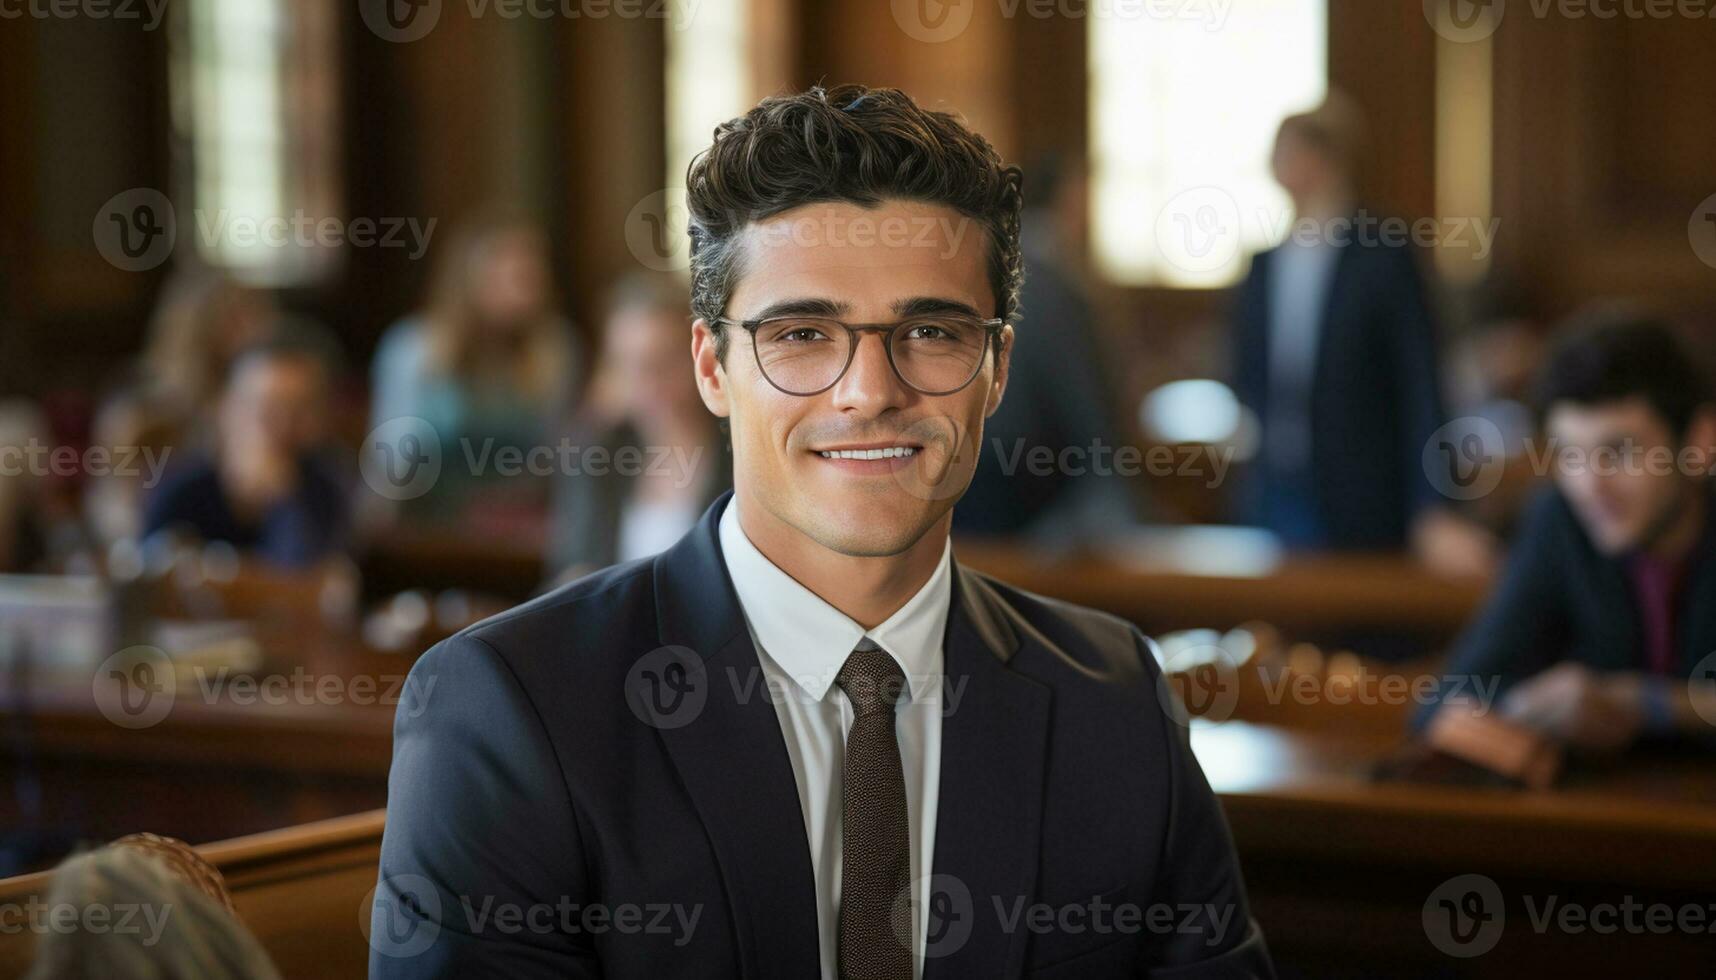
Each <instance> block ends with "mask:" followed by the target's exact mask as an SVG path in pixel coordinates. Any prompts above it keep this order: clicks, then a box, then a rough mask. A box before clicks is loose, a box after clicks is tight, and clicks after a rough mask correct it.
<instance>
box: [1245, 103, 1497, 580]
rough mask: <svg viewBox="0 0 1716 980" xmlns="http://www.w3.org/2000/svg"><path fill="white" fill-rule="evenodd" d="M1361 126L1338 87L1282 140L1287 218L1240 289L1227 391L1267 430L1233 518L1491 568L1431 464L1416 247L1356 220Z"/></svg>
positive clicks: (1335, 546) (1484, 540)
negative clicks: (1430, 473)
mask: <svg viewBox="0 0 1716 980" xmlns="http://www.w3.org/2000/svg"><path fill="white" fill-rule="evenodd" d="M1361 132H1362V123H1361V120H1360V119H1359V117H1358V113H1357V109H1356V108H1355V107H1353V106H1352V105H1351V104H1350V103H1349V102H1347V101H1346V100H1345V99H1344V98H1342V97H1340V96H1338V95H1336V96H1331V97H1330V99H1329V101H1328V102H1327V103H1325V104H1324V105H1323V106H1322V107H1320V108H1319V109H1317V110H1316V111H1314V112H1309V113H1305V114H1303V115H1297V116H1292V117H1289V118H1288V119H1287V120H1285V121H1284V122H1282V124H1281V130H1280V133H1279V135H1278V136H1277V138H1276V143H1275V152H1274V158H1273V168H1274V173H1275V178H1276V180H1277V181H1278V182H1279V183H1280V184H1281V186H1282V187H1283V188H1284V189H1285V190H1286V191H1287V193H1288V195H1289V196H1290V197H1291V198H1292V201H1293V209H1294V217H1295V222H1294V224H1293V226H1292V230H1291V231H1290V232H1289V234H1288V236H1287V238H1286V240H1285V241H1283V242H1282V244H1281V245H1279V246H1278V247H1276V248H1274V249H1271V250H1269V251H1267V252H1263V253H1261V254H1259V255H1257V256H1256V257H1254V258H1253V259H1252V263H1251V272H1250V274H1249V275H1248V276H1247V277H1246V279H1245V282H1244V283H1242V284H1241V285H1240V287H1239V292H1238V294H1237V296H1236V298H1235V307H1234V311H1233V328H1234V333H1233V350H1234V383H1235V389H1236V394H1237V395H1238V397H1239V399H1240V401H1241V402H1242V403H1243V404H1244V405H1246V406H1247V407H1248V408H1250V409H1251V410H1252V412H1254V413H1255V414H1256V416H1257V418H1258V421H1259V423H1260V427H1261V436H1262V441H1261V448H1260V450H1259V453H1258V459H1257V461H1256V463H1255V464H1254V472H1253V473H1252V474H1251V476H1250V478H1249V479H1248V480H1247V481H1246V483H1245V485H1244V486H1243V487H1242V488H1241V493H1240V500H1239V505H1240V506H1239V509H1240V517H1241V519H1242V520H1244V521H1246V522H1247V523H1253V524H1258V525H1261V526H1263V527H1267V528H1269V529H1270V530H1272V531H1274V532H1275V533H1276V534H1277V535H1279V536H1280V537H1281V539H1282V541H1283V543H1284V544H1286V545H1287V546H1288V547H1289V548H1294V549H1304V550H1399V549H1404V548H1408V547H1410V548H1411V549H1412V550H1413V551H1414V552H1416V553H1417V554H1418V555H1419V556H1420V557H1421V558H1423V559H1425V561H1426V563H1427V564H1429V565H1431V566H1432V567H1436V568H1440V569H1443V570H1447V571H1452V572H1481V571H1486V570H1488V568H1489V566H1490V564H1491V542H1490V541H1489V536H1488V535H1487V534H1485V533H1484V532H1482V531H1480V530H1479V529H1478V528H1477V527H1476V526H1475V525H1472V524H1470V523H1468V522H1466V521H1464V520H1461V519H1460V518H1458V517H1455V516H1454V515H1453V514H1452V513H1450V512H1449V511H1448V510H1447V509H1446V508H1445V507H1444V506H1442V503H1443V502H1442V499H1441V498H1440V497H1438V496H1437V494H1436V491H1435V488H1434V487H1433V486H1432V485H1431V483H1430V481H1429V480H1428V479H1427V478H1426V477H1425V474H1424V470H1423V466H1422V463H1421V453H1422V452H1423V449H1424V444H1425V442H1426V440H1428V439H1429V438H1430V436H1431V434H1432V433H1433V432H1435V431H1436V429H1437V427H1439V426H1440V425H1441V424H1442V422H1443V421H1444V419H1443V409H1442V395H1441V390H1440V375H1439V373H1438V369H1437V363H1438V357H1437V350H1436V338H1435V329H1434V325H1433V322H1432V318H1431V315H1430V308H1429V303H1428V300H1427V298H1426V296H1425V289H1424V283H1423V280H1422V277H1421V276H1420V274H1419V270H1418V267H1417V263H1416V261H1415V259H1414V256H1413V253H1412V251H1411V250H1410V249H1408V248H1407V247H1405V246H1404V244H1394V243H1391V242H1390V241H1388V240H1387V239H1385V238H1384V236H1380V235H1377V234H1375V233H1374V229H1371V233H1368V234H1367V233H1364V228H1365V225H1364V224H1363V223H1362V222H1361V220H1359V219H1363V218H1365V217H1366V215H1365V213H1364V212H1361V211H1359V204H1358V190H1357V177H1356V172H1357V163H1356V160H1357V157H1358V153H1359V146H1360V145H1361V143H1362V138H1361V135H1360V134H1361Z"/></svg>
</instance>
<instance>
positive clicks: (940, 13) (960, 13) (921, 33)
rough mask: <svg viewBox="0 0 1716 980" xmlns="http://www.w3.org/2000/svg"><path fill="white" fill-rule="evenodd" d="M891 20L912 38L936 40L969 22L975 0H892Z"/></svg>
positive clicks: (957, 31) (954, 34) (950, 35)
mask: <svg viewBox="0 0 1716 980" xmlns="http://www.w3.org/2000/svg"><path fill="white" fill-rule="evenodd" d="M890 6H891V7H892V8H893V11H894V23H896V24H898V25H900V30H902V31H905V32H906V36H907V37H910V38H911V39H912V40H914V41H923V42H924V43H926V44H939V43H940V42H942V41H948V40H952V39H953V38H956V37H958V36H959V35H960V33H961V32H963V31H964V30H965V28H966V27H968V26H969V25H970V24H971V12H972V10H973V9H974V8H976V6H977V4H976V0H893V2H892V3H891V4H890Z"/></svg>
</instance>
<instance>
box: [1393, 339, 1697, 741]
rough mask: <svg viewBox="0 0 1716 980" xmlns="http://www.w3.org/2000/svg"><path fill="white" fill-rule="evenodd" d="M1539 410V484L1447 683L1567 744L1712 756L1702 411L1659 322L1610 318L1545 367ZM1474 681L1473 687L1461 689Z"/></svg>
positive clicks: (1462, 707) (1681, 356)
mask: <svg viewBox="0 0 1716 980" xmlns="http://www.w3.org/2000/svg"><path fill="white" fill-rule="evenodd" d="M1537 401H1538V405H1539V407H1540V411H1541V413H1542V416H1543V426H1544V430H1545V432H1546V434H1547V436H1548V445H1547V446H1546V447H1545V449H1546V451H1547V452H1550V453H1553V455H1546V456H1545V457H1544V458H1545V459H1547V460H1549V461H1550V462H1551V463H1552V464H1553V466H1554V475H1555V483H1554V485H1553V486H1552V487H1548V488H1545V490H1544V491H1543V493H1542V494H1541V495H1540V496H1539V497H1538V499H1537V500H1536V501H1535V502H1534V503H1533V505H1532V507H1531V508H1530V511H1529V513H1528V514H1527V516H1526V518H1525V521H1524V527H1523V530H1522V532H1521V533H1520V536H1519V539H1518V540H1517V541H1516V542H1515V544H1514V546H1513V551H1512V554H1511V555H1510V557H1509V560H1508V566H1507V571H1506V574H1505V575H1504V576H1503V578H1502V580H1501V584H1500V586H1499V587H1498V588H1497V589H1496V592H1495V594H1494V595H1493V596H1491V598H1490V601H1489V604H1488V605H1487V606H1486V607H1485V609H1484V611H1483V613H1482V614H1481V615H1480V616H1479V617H1478V619H1477V620H1476V621H1475V622H1474V623H1473V624H1472V626H1471V628H1470V629H1468V630H1467V631H1466V634H1465V636H1464V637H1463V638H1462V639H1461V640H1460V641H1459V643H1458V644H1457V646H1456V648H1455V654H1454V657H1453V660H1452V663H1451V664H1450V666H1449V668H1448V675H1447V676H1448V678H1449V684H1450V687H1452V685H1453V684H1454V683H1456V682H1459V683H1461V685H1462V686H1463V687H1464V688H1465V689H1466V690H1468V691H1470V690H1474V689H1476V690H1481V691H1498V692H1499V694H1497V695H1492V696H1495V697H1498V698H1499V700H1498V701H1497V702H1496V703H1495V704H1493V705H1490V704H1481V703H1471V702H1469V701H1466V700H1461V701H1459V702H1457V703H1454V704H1451V705H1449V706H1447V707H1438V706H1432V707H1431V708H1430V709H1429V710H1426V711H1424V712H1422V713H1421V717H1420V719H1419V721H1420V723H1423V722H1426V721H1428V720H1429V717H1430V715H1431V714H1432V713H1433V712H1434V711H1435V710H1449V711H1472V710H1492V709H1493V710H1498V711H1499V712H1500V714H1501V715H1502V716H1503V717H1505V718H1508V719H1511V720H1513V721H1515V722H1517V723H1519V724H1521V725H1524V726H1526V727H1529V728H1532V729H1535V730H1537V731H1539V732H1542V733H1544V734H1546V735H1548V736H1549V737H1551V738H1553V739H1556V740H1558V741H1561V742H1564V743H1567V744H1569V745H1571V746H1573V747H1575V748H1578V749H1589V750H1598V751H1612V750H1618V749H1622V748H1625V747H1627V746H1629V745H1632V744H1633V743H1635V742H1638V741H1640V740H1647V741H1684V740H1688V739H1690V740H1697V741H1702V742H1704V743H1706V744H1716V738H1713V737H1712V736H1716V690H1713V687H1712V682H1713V681H1716V509H1713V506H1712V489H1711V482H1710V478H1709V474H1710V467H1711V465H1712V463H1713V462H1716V406H1713V405H1712V404H1711V390H1710V387H1709V383H1708V381H1707V380H1706V378H1705V377H1704V376H1703V374H1702V373H1701V372H1700V371H1699V369H1698V368H1697V367H1695V366H1694V364H1693V362H1692V360H1691V357H1690V356H1689V354H1688V352H1687V351H1686V350H1685V349H1683V348H1682V346H1681V345H1680V344H1679V343H1678V342H1677V341H1676V340H1675V338H1674V336H1673V334H1672V333H1670V332H1669V330H1668V328H1666V327H1664V326H1663V325H1661V324H1659V323H1655V322H1652V321H1648V320H1615V321H1609V322H1603V323H1601V324H1597V325H1593V326H1588V327H1586V328H1585V329H1583V330H1579V331H1577V332H1575V333H1573V334H1572V335H1571V336H1570V337H1569V338H1568V339H1567V340H1565V341H1564V342H1563V343H1562V344H1561V345H1560V346H1559V347H1558V348H1557V349H1556V351H1555V352H1554V353H1553V354H1552V355H1551V357H1550V359H1549V362H1548V364H1547V365H1546V366H1545V368H1544V371H1543V375H1542V377H1541V379H1540V381H1539V392H1538V395H1537ZM1474 681H1475V682H1476V683H1471V682H1474Z"/></svg>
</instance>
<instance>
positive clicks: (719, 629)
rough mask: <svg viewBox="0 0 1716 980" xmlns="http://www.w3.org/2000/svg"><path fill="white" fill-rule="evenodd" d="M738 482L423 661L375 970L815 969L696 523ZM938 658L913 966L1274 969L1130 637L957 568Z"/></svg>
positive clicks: (752, 720) (793, 812) (772, 775)
mask: <svg viewBox="0 0 1716 980" xmlns="http://www.w3.org/2000/svg"><path fill="white" fill-rule="evenodd" d="M730 499H731V494H726V495H723V496H722V497H721V498H720V499H719V500H717V501H716V502H715V503H714V504H713V505H711V507H710V508H709V510H708V512H707V513H705V515H704V516H703V518H702V520H701V521H700V522H699V524H698V526H697V527H696V528H694V529H693V530H692V531H691V532H690V533H688V534H687V535H686V537H685V538H684V539H682V540H681V541H680V542H679V544H677V545H675V546H674V547H673V548H671V549H669V550H668V551H666V552H664V553H662V554H660V555H657V556H654V557H651V558H646V559H640V560H638V561H634V562H630V563H627V564H623V565H618V566H615V567H613V568H609V569H606V570H604V571H601V572H598V573H596V574H594V575H591V576H589V577H587V578H584V579H580V580H579V581H576V582H573V583H571V584H569V585H567V586H564V587H562V588H560V589H559V590H557V591H554V592H552V593H549V594H548V595H545V596H542V597H540V598H538V599H536V600H533V601H532V602H530V603H528V604H526V605H524V606H521V607H519V608H517V609H515V610H513V611H511V612H508V613H505V614H503V615H501V616H499V617H496V618H494V619H491V620H488V621H486V622H483V623H480V624H477V625H476V626H473V627H471V628H469V629H467V630H465V631H464V632H462V633H460V634H459V635H457V636H455V637H452V638H451V639H449V640H447V641H445V642H443V643H441V644H438V645H437V646H436V647H434V648H433V649H431V650H430V651H429V652H428V653H427V654H425V655H424V657H423V658H422V659H421V660H420V661H419V662H418V663H417V665H416V666H415V667H414V668H413V670H412V672H411V680H410V682H409V683H408V684H407V685H406V691H407V693H406V696H405V697H404V699H403V700H402V702H401V704H400V705H399V707H398V716H397V722H396V726H395V733H394V758H393V769H392V773H391V776H390V782H389V798H388V814H387V831H386V837H385V840H384V842H383V845H382V857H381V880H380V883H379V884H378V887H377V891H376V902H375V907H374V910H373V912H374V915H373V921H372V929H371V937H370V942H371V946H372V948H373V950H374V952H373V953H372V956H371V968H370V972H371V976H373V977H489V976H493V977H509V978H517V977H597V976H601V977H607V978H610V980H612V978H628V977H638V978H643V977H648V978H651V980H665V978H674V977H684V978H698V980H707V978H723V977H753V978H771V980H775V978H778V980H805V978H809V977H815V976H816V975H817V973H818V969H819V966H818V946H817V943H818V932H817V902H816V895H815V892H814V883H813V878H812V871H811V861H810V847H809V844H808V841H807V838H806V834H805V829H804V822H803V818H802V815H801V811H800V806H799V796H798V792H797V788H796V783H795V777H794V774H793V769H792V764H791V762H790V760H789V758H788V755H787V748H786V742H785V739H784V737H783V735H782V732H781V727H780V723H779V721H778V719H777V717H776V713H775V712H776V709H775V706H774V704H773V702H772V701H771V700H770V697H769V695H768V690H767V688H766V686H765V685H764V684H763V680H762V674H761V668H760V666H759V661H758V658H757V657H758V655H757V651H756V649H755V647H754V645H753V644H752V642H751V637H750V632H749V630H748V629H747V627H746V624H745V619H744V614H743V611H742V610H741V608H740V605H739V602H738V599H737V597H736V596H735V594H734V591H733V588H732V584H731V582H730V580H729V579H728V577H727V571H726V566H725V564H724V562H723V560H722V557H721V552H720V544H719V540H718V538H717V533H716V527H717V521H718V519H719V517H720V514H721V511H722V509H723V508H724V507H725V506H726V505H727V502H728V500H730ZM944 648H945V652H946V667H945V670H946V682H947V684H948V685H949V687H948V688H947V690H948V691H950V692H953V691H958V692H959V693H958V696H957V700H956V699H955V697H954V696H953V695H952V694H951V693H950V695H949V697H948V698H947V704H948V707H947V708H946V709H944V717H943V728H942V756H941V782H940V790H939V807H938V813H937V824H936V844H935V857H934V869H933V871H934V875H935V876H936V877H935V878H934V879H933V880H934V883H935V888H934V897H933V898H932V902H931V908H932V920H931V925H930V929H929V933H930V941H931V942H930V948H929V954H930V955H929V956H928V957H926V968H925V971H924V976H925V977H926V978H929V980H937V978H966V977H981V978H989V977H1022V976H1033V977H1062V976H1065V977H1079V978H1091V977H1097V978H1100V977H1140V976H1145V977H1234V978H1239V977H1270V976H1273V971H1272V969H1271V966H1270V963H1269V959H1268V953H1267V951H1266V949H1265V947H1264V944H1263V940H1262V936H1261V934H1260V933H1259V932H1258V931H1257V928H1256V926H1255V924H1254V923H1252V922H1251V920H1250V916H1249V913H1248V910H1247V906H1246V900H1245V893H1244V887H1243V884H1242V882H1241V878H1240V871H1239V867H1238V863H1237V861H1236V858H1235V855H1234V849H1233V844H1232V841H1231V838H1230V836H1229V833H1228V829H1227V826H1226V823H1225V821H1224V819H1223V817H1222V812H1221V809H1220V807H1219V806H1218V805H1217V802H1216V798H1215V796H1214V794H1213V793H1212V792H1211V791H1210V788H1209V785H1208V783H1207V782H1206V781H1205V779H1204V776H1203V773H1202V771H1201V770H1200V769H1199V768H1198V764H1197V762H1196V761H1195V760H1194V758H1193V757H1192V755H1191V753H1190V751H1189V750H1188V748H1187V741H1186V732H1185V729H1184V728H1183V727H1182V725H1181V724H1180V723H1179V722H1178V721H1176V720H1175V716H1174V715H1173V714H1171V713H1170V711H1169V710H1168V709H1167V708H1166V707H1164V705H1165V704H1174V703H1176V702H1171V701H1170V702H1164V701H1163V700H1161V699H1159V696H1158V693H1157V687H1156V684H1157V679H1158V676H1159V673H1158V670H1157V667H1156V664H1155V661H1154V659H1153V658H1152V656H1151V654H1150V651H1149V648H1148V646H1147V641H1146V640H1145V639H1144V637H1143V636H1142V635H1141V634H1140V633H1139V632H1138V631H1137V629H1135V628H1134V627H1132V626H1131V625H1129V624H1128V623H1126V622H1124V621H1122V620H1120V619H1117V618H1115V617H1113V616H1109V615H1106V614H1103V613H1099V612H1094V611H1091V610H1086V609H1081V608H1078V607H1075V606H1071V605H1067V604H1064V603H1059V602H1054V601H1051V600H1049V599H1045V598H1042V597H1039V596H1034V595H1031V594H1029V593H1025V592H1020V591H1018V590H1015V589H1011V588H1009V587H1007V586H1005V585H1002V584H1000V583H998V582H996V581H994V580H992V579H989V578H987V577H985V576H983V575H980V574H977V573H974V572H972V571H970V570H968V569H965V568H963V567H960V566H959V565H958V564H957V563H956V564H955V572H954V589H953V598H952V608H951V609H950V611H949V616H948V623H947V633H946V637H945V643H944ZM1043 907H1046V908H1047V909H1049V911H1046V912H1045V911H1041V910H1040V909H1041V908H1043ZM1117 907H1119V908H1130V910H1131V911H1129V912H1127V913H1126V915H1125V917H1124V918H1121V917H1118V916H1117V914H1116V910H1117ZM1068 910H1070V911H1068ZM1047 920H1052V921H1050V922H1049V924H1048V925H1046V926H1045V925H1044V922H1045V921H1047ZM1057 923H1058V924H1057Z"/></svg>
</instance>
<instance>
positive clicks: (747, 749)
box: [655, 494, 821, 980]
mask: <svg viewBox="0 0 1716 980" xmlns="http://www.w3.org/2000/svg"><path fill="white" fill-rule="evenodd" d="M730 496H731V495H730V494H723V495H722V496H721V497H720V499H718V500H716V501H715V503H713V504H711V505H710V507H709V510H708V511H706V512H705V513H704V515H703V519H702V520H701V521H699V522H698V525H697V527H696V528H694V529H693V530H692V531H691V533H689V534H687V535H686V536H685V538H684V539H683V540H681V541H680V542H679V544H677V545H675V546H674V547H673V548H672V549H670V550H669V551H667V552H666V553H665V554H663V555H662V556H661V557H660V558H658V559H657V560H656V565H655V569H656V615H657V624H658V627H659V630H660V636H661V640H662V644H663V645H664V646H681V647H688V648H690V649H691V650H693V651H695V652H696V654H697V656H696V657H695V658H688V659H690V660H691V661H692V662H693V663H699V664H700V666H699V668H698V669H696V670H694V671H693V672H692V676H691V681H690V687H691V689H693V690H699V689H700V690H703V691H706V692H707V695H706V697H707V700H706V701H705V702H704V704H703V707H702V709H701V710H700V711H699V712H698V713H697V714H696V716H695V717H694V718H693V719H692V720H691V721H690V722H689V723H687V724H684V725H681V726H679V727H664V728H663V729H662V731H661V736H662V741H663V742H664V743H665V744H666V746H667V750H668V753H669V755H670V756H671V757H672V758H673V762H674V765H675V767H676V768H677V769H678V770H679V774H680V778H681V779H683V780H684V782H685V787H686V791H687V792H688V793H689V794H690V796H691V800H692V803H693V805H694V806H695V807H696V808H697V813H698V816H699V817H700V818H701V819H702V821H703V824H704V827H705V829H706V830H707V831H708V834H709V840H710V843H711V845H712V846H713V847H714V850H715V855H716V858H717V860H718V861H719V862H720V865H721V873H722V876H723V879H724V883H725V885H726V892H727V898H728V902H729V903H730V905H731V907H732V915H733V923H734V929H735V931H736V933H737V935H736V937H735V938H736V940H737V942H738V947H739V955H740V967H741V973H742V974H743V975H744V976H746V977H758V978H790V980H800V978H803V977H814V976H816V975H817V974H818V973H819V972H820V969H821V967H820V950H819V934H818V930H817V918H816V908H817V903H816V882H815V877H814V874H813V872H812V870H811V864H810V845H809V842H808V838H807V837H806V835H805V830H804V816H803V814H802V812H801V811H800V808H799V799H798V783H797V780H796V777H794V775H793V770H792V761H791V759H790V758H789V757H788V756H787V750H786V742H785V739H784V737H783V736H782V734H781V728H780V721H779V719H778V717H777V716H776V714H775V708H774V704H773V703H772V702H771V701H770V699H769V697H768V694H767V689H766V687H765V686H764V683H763V677H762V668H761V665H760V664H759V662H758V660H757V651H756V647H755V645H753V644H752V643H751V636H750V631H749V630H748V629H747V628H746V627H745V621H744V614H743V612H742V611H741V609H740V607H739V599H738V596H737V595H735V594H734V592H733V585H732V582H731V581H730V580H729V579H728V577H727V568H726V564H725V562H724V561H723V560H722V559H721V552H720V544H719V539H718V537H717V534H716V528H717V521H718V519H719V517H720V515H721V511H722V510H723V509H724V507H725V506H726V503H727V500H728V498H729V497H730Z"/></svg>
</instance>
